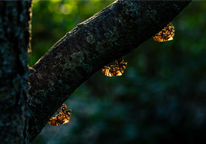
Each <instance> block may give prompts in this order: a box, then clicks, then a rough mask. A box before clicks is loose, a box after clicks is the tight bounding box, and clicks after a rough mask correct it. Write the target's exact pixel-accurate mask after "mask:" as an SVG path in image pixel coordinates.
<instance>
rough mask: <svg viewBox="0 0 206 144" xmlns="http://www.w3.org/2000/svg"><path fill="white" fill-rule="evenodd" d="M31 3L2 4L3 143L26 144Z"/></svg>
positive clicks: (0, 88) (0, 121)
mask: <svg viewBox="0 0 206 144" xmlns="http://www.w3.org/2000/svg"><path fill="white" fill-rule="evenodd" d="M30 6H31V2H30V1H28V0H27V1H18V2H15V1H11V2H9V1H3V2H0V46H1V48H0V114H1V118H0V143H1V144H3V143H6V144H20V143H22V144H23V143H26V142H25V141H26V140H25V139H26V123H27V119H26V111H27V110H26V107H27V92H28V76H29V70H28V68H27V60H28V47H29V37H30V34H29V31H30V30H29V23H28V21H29V20H30V15H29V14H30V10H29V8H30Z"/></svg>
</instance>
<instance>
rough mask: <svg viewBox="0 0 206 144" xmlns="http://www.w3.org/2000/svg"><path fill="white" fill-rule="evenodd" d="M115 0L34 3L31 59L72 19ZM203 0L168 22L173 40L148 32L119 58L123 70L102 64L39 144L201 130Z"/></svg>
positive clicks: (187, 136)
mask: <svg viewBox="0 0 206 144" xmlns="http://www.w3.org/2000/svg"><path fill="white" fill-rule="evenodd" d="M111 2H112V1H97V0H91V1H41V2H40V1H39V2H38V3H34V6H33V22H32V23H33V32H32V33H33V39H32V45H33V46H32V47H33V52H32V54H31V57H30V64H31V65H32V64H34V63H35V62H36V61H37V60H38V58H40V57H41V56H42V55H43V54H44V53H45V52H46V51H47V50H48V49H49V48H50V47H51V46H52V45H53V44H54V43H55V42H56V41H57V40H59V39H60V38H61V37H62V36H63V35H64V34H65V33H66V32H68V31H70V30H71V29H72V28H73V27H74V26H75V25H76V24H78V23H79V22H82V21H83V20H85V19H87V18H89V17H90V16H92V15H93V14H95V13H96V12H98V11H100V10H101V9H102V8H104V7H105V6H107V5H108V4H110V3H111ZM205 8H206V3H204V2H192V3H191V4H190V5H189V6H188V7H187V8H186V9H185V10H183V11H182V13H181V14H180V15H178V16H177V17H176V18H175V19H174V21H173V22H172V23H173V25H174V26H175V37H174V40H173V41H169V42H163V43H158V42H155V41H154V40H153V39H149V40H148V41H146V42H145V43H143V44H142V45H141V46H140V47H138V48H137V49H136V50H135V51H133V52H131V53H130V54H128V55H126V56H125V57H124V59H125V61H126V62H128V67H127V69H126V70H125V73H124V74H123V76H121V77H112V78H109V77H105V76H104V75H103V74H102V73H101V71H99V72H97V73H96V74H94V75H93V76H92V77H91V78H90V79H89V80H87V81H86V82H85V83H84V84H82V85H81V86H80V87H79V88H78V89H77V90H76V91H75V92H74V93H73V94H72V95H71V96H70V97H69V99H68V101H67V102H66V104H67V106H68V108H71V109H72V117H71V119H70V122H69V123H68V124H65V125H61V126H58V127H53V126H50V125H47V126H46V127H45V128H44V129H43V130H42V133H41V134H40V135H39V136H38V137H37V138H36V139H35V140H34V142H33V143H35V144H36V143H37V144H40V143H42V144H44V143H50V144H70V143H71V144H87V143H88V144H97V143H98V144H101V143H102V144H105V143H109V144H110V143H112V144H125V143H135V144H136V143H147V144H159V143H165V142H167V143H174V142H177V141H179V142H185V143H194V142H195V140H197V139H199V140H204V135H205V134H206V131H205V129H206V115H205V110H206V106H205V102H206V98H205V95H206V57H205V55H206V49H205V46H204V43H205V41H206V29H205V25H206V21H205V17H206V12H205Z"/></svg>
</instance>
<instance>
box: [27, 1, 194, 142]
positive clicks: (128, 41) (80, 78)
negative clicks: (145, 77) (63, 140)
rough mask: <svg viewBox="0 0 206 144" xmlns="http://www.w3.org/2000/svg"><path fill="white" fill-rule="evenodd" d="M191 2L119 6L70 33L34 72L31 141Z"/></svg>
mask: <svg viewBox="0 0 206 144" xmlns="http://www.w3.org/2000/svg"><path fill="white" fill-rule="evenodd" d="M190 1H191V0H190ZM190 1H173V2H172V1H129V0H128V1H124V0H119V1H115V2H114V3H113V4H111V5H110V6H108V7H107V8H105V9H103V10H102V11H101V12H99V13H97V14H95V15H94V16H92V17H91V18H89V19H87V20H86V21H84V22H82V23H80V24H78V25H77V27H75V28H74V29H73V30H72V31H70V32H68V33H67V34H66V35H65V36H64V37H63V38H62V39H60V40H59V41H58V42H57V43H56V44H55V45H54V46H52V47H51V49H50V50H49V51H48V52H47V53H46V54H45V55H44V56H43V57H42V58H41V59H40V60H39V61H38V62H37V63H36V64H35V65H34V66H33V68H34V69H35V72H34V73H32V74H31V75H30V85H31V87H30V89H29V95H30V96H29V105H28V107H29V113H28V119H29V120H28V133H29V137H28V138H29V140H30V141H32V140H33V139H34V138H35V137H36V135H37V134H38V133H39V132H40V131H41V129H42V128H43V127H44V126H45V124H46V123H47V121H48V119H49V118H50V117H51V116H52V114H53V113H54V112H55V111H56V110H57V109H58V108H59V107H60V106H61V104H62V103H63V102H64V101H65V100H66V99H67V98H68V97H69V95H70V94H71V93H72V92H73V91H74V90H75V89H76V88H77V87H78V86H79V85H80V84H82V83H83V82H84V81H85V80H87V79H88V78H89V77H90V76H91V75H92V74H94V73H95V72H96V71H98V70H100V69H101V68H102V67H103V66H104V65H106V64H107V63H109V62H111V61H114V60H115V59H118V58H120V57H122V56H124V55H126V54H127V53H129V52H131V51H132V50H134V49H135V48H137V47H138V46H139V45H140V44H141V43H143V42H144V41H146V40H147V39H149V38H151V37H152V36H153V35H155V34H156V33H157V32H159V31H160V30H161V29H162V28H163V27H164V26H166V25H167V24H168V23H169V22H171V21H172V20H173V19H174V18H175V17H176V16H177V15H178V14H179V13H180V12H181V11H182V10H183V9H184V8H185V7H186V6H187V5H188V4H189V3H190Z"/></svg>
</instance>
